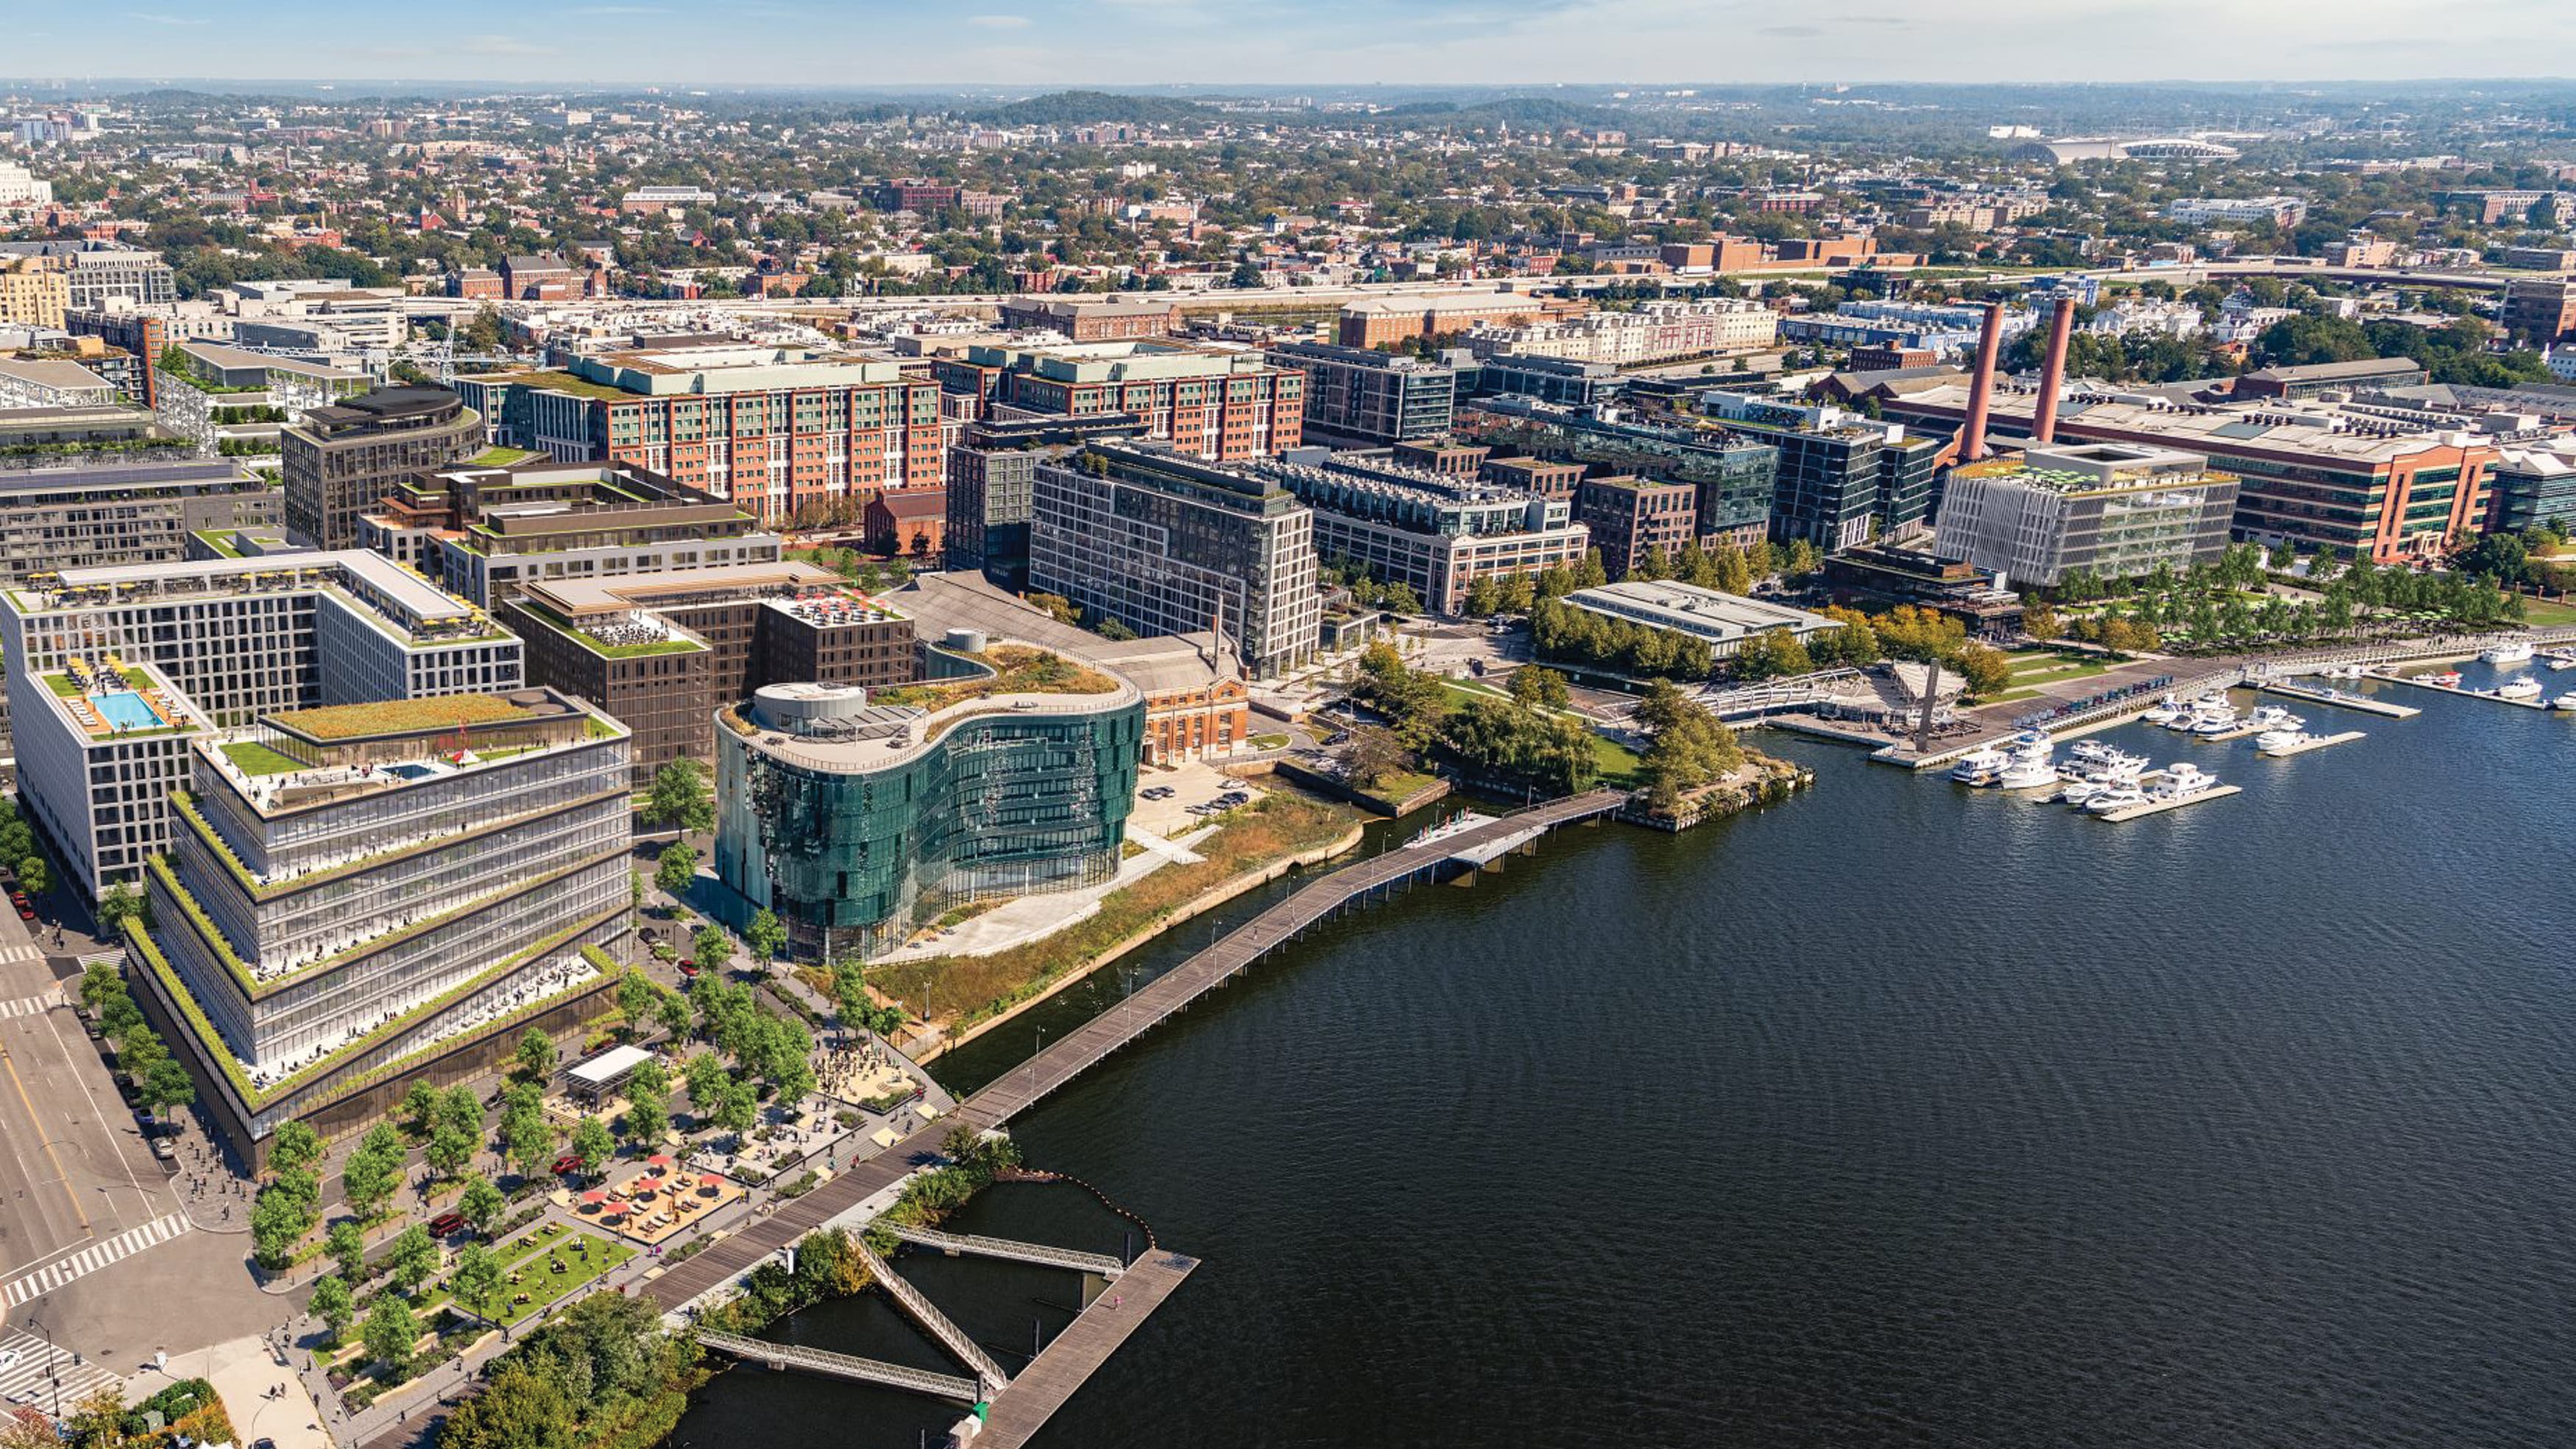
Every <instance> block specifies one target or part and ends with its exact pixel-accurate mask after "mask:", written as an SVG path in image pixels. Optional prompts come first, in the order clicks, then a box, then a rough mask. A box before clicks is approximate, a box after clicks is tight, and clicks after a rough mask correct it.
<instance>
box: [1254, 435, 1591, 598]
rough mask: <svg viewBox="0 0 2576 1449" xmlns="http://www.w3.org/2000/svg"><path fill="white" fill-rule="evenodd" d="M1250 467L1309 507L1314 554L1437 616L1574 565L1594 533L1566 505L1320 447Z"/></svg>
mask: <svg viewBox="0 0 2576 1449" xmlns="http://www.w3.org/2000/svg"><path fill="white" fill-rule="evenodd" d="M1254 466H1255V467H1256V468H1257V469H1259V470H1260V471H1262V472H1265V473H1268V474H1271V475H1272V476H1275V477H1277V478H1278V479H1279V481H1280V483H1281V484H1282V485H1284V486H1285V487H1286V488H1287V489H1288V491H1289V492H1291V493H1293V494H1295V495H1296V496H1297V499H1298V501H1299V502H1302V503H1304V504H1305V505H1306V506H1307V507H1308V508H1310V509H1312V510H1314V530H1315V552H1316V554H1317V556H1318V557H1320V558H1322V559H1324V560H1327V561H1329V562H1332V563H1336V564H1340V565H1343V566H1345V567H1350V566H1356V567H1358V568H1361V569H1364V570H1366V571H1367V572H1368V574H1369V576H1370V577H1372V578H1375V579H1377V580H1379V581H1381V582H1384V583H1401V584H1403V585H1405V586H1406V587H1408V588H1410V589H1412V590H1413V592H1414V594H1415V596H1416V597H1418V598H1420V599H1421V600H1422V602H1423V605H1424V607H1426V608H1429V609H1431V610H1433V611H1434V612H1436V613H1442V614H1455V613H1458V612H1460V611H1461V610H1462V609H1464V608H1465V607H1466V603H1467V591H1468V590H1469V588H1471V587H1472V586H1473V585H1474V584H1475V581H1476V580H1478V579H1480V578H1491V579H1505V578H1514V577H1520V576H1525V575H1534V574H1539V573H1543V572H1545V571H1546V570H1548V569H1551V568H1554V567H1556V566H1558V565H1560V564H1574V563H1579V562H1581V560H1582V558H1583V554H1584V551H1585V550H1586V549H1588V548H1590V547H1591V538H1592V535H1591V531H1590V530H1589V529H1586V528H1585V527H1584V526H1583V525H1582V524H1580V523H1576V522H1575V521H1574V517H1573V512H1574V510H1573V505H1572V504H1571V503H1570V502H1568V501H1567V500H1564V499H1550V498H1543V497H1540V496H1538V495H1536V494H1533V493H1520V492H1514V491H1512V490H1510V489H1508V488H1505V487H1503V486H1501V485H1500V484H1497V483H1491V482H1487V481H1484V480H1482V479H1478V478H1458V477H1453V476H1448V475H1443V474H1438V473H1426V472H1423V471H1421V470H1419V469H1414V468H1404V467H1399V466H1396V465H1394V464H1391V463H1385V462H1380V461H1377V460H1376V459H1374V458H1372V457H1370V456H1369V455H1367V454H1325V453H1324V452H1323V450H1321V449H1311V450H1308V449H1301V450H1300V451H1299V452H1297V453H1296V454H1293V455H1291V457H1289V458H1286V459H1282V460H1279V461H1277V462H1271V463H1261V464H1255V465H1254Z"/></svg>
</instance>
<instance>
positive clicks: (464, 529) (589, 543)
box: [358, 449, 784, 609]
mask: <svg viewBox="0 0 2576 1449" xmlns="http://www.w3.org/2000/svg"><path fill="white" fill-rule="evenodd" d="M501 451H502V450H498V449H495V450H493V452H492V453H490V454H487V455H485V456H499V455H500V454H501ZM358 543H359V545H360V546H361V547H363V548H368V549H372V550H373V551H375V552H377V553H381V554H384V555H385V556H386V557H388V558H391V559H393V560H395V561H396V562H398V563H401V564H403V565H405V566H407V567H409V568H411V569H413V570H415V571H417V572H419V573H421V574H423V575H425V576H427V577H428V578H430V579H432V580H434V581H436V582H437V583H438V584H439V586H440V587H442V588H444V589H446V590H447V591H448V592H450V593H453V594H455V595H457V596H458V597H460V598H463V599H465V600H467V601H469V602H471V603H474V604H479V605H481V606H482V607H484V608H486V609H495V608H498V607H499V606H500V605H501V604H502V603H503V602H504V601H506V600H508V599H509V598H510V597H511V596H512V595H514V594H516V593H517V592H518V591H519V590H520V589H521V588H522V587H524V586H525V585H526V584H528V583H531V582H535V581H538V580H548V579H567V580H569V579H588V578H617V577H623V576H626V575H631V574H646V573H661V572H663V571H666V570H673V569H692V568H730V567H732V566H734V565H736V564H771V563H776V562H777V561H778V559H779V550H780V549H781V548H782V547H783V546H784V541H783V540H781V539H780V538H779V536H778V535H777V534H774V533H771V532H769V531H768V530H767V529H764V528H762V527H761V526H760V523H759V521H758V520H757V519H755V518H753V517H752V516H751V515H750V514H749V513H746V512H744V511H743V510H742V509H741V508H739V507H737V506H736V505H734V504H731V503H728V502H725V501H723V500H721V499H718V498H713V497H710V496H708V495H707V494H704V493H701V492H699V491H697V490H696V489H694V488H689V487H686V486H684V485H682V484H679V483H675V482H673V481H672V480H670V479H668V478H665V477H663V476H661V475H660V474H658V473H654V472H652V471H650V470H648V469H645V468H640V467H638V466H636V465H635V464H632V463H617V462H591V463H558V462H555V461H553V460H552V459H548V458H542V457H532V456H528V455H518V456H516V457H515V458H514V459H513V460H512V461H507V462H501V463H496V464H492V465H489V466H481V467H477V466H474V465H472V464H468V465H465V466H460V467H453V468H442V469H439V470H437V471H435V472H423V473H415V474H413V475H411V476H409V477H407V478H404V479H402V480H400V481H399V482H397V483H395V484H394V486H393V487H392V488H391V489H390V490H388V491H387V492H386V494H385V495H384V497H383V498H382V499H381V500H380V501H379V502H378V503H377V504H376V505H375V506H374V508H373V509H372V510H371V511H369V512H366V513H363V514H361V515H360V516H359V519H358Z"/></svg>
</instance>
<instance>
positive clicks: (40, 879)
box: [18, 855, 54, 896]
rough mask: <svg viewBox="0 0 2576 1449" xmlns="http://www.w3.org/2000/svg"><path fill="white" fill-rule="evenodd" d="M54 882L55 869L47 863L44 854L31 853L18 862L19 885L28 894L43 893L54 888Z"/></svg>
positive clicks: (36, 894) (37, 894) (38, 894)
mask: <svg viewBox="0 0 2576 1449" xmlns="http://www.w3.org/2000/svg"><path fill="white" fill-rule="evenodd" d="M53 884H54V874H53V871H52V870H51V869H49V868H48V867H47V866H46V865H45V858H44V857H43V856H41V855H31V856H28V857H27V858H26V859H24V860H22V861H19V862H18V885H19V888H20V889H22V890H24V891H25V892H26V893H27V894H29V895H31V896H40V895H43V894H44V893H45V892H46V891H48V890H51V889H52V888H53Z"/></svg>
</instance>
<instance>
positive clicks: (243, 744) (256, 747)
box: [224, 740, 305, 779]
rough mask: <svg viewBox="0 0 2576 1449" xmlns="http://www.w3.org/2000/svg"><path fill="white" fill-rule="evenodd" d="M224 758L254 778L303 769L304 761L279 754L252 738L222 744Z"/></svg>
mask: <svg viewBox="0 0 2576 1449" xmlns="http://www.w3.org/2000/svg"><path fill="white" fill-rule="evenodd" d="M224 758H226V759H228V760H230V761H232V762H233V763H234V764H235V765H238V766H240V767H241V772H242V773H243V774H245V775H249V776H251V777H253V778H254V779H256V778H257V777H259V776H261V775H284V774H290V773H292V772H294V771H297V770H301V769H303V768H304V767H305V766H304V762H303V761H302V760H299V759H297V758H295V757H294V756H293V755H284V754H280V753H278V752H277V751H275V750H272V749H270V748H269V747H268V746H266V745H263V744H260V743H258V742H257V741H254V740H242V741H238V742H236V743H233V744H229V745H226V746H224Z"/></svg>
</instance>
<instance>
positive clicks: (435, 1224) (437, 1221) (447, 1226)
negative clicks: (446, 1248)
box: [429, 1212, 465, 1238]
mask: <svg viewBox="0 0 2576 1449" xmlns="http://www.w3.org/2000/svg"><path fill="white" fill-rule="evenodd" d="M463 1231H465V1214H463V1213H458V1212H445V1213H440V1214H439V1215H438V1216H436V1217H434V1218H431V1219H430V1220H429V1235H430V1236H431V1237H433V1238H449V1237H454V1236H455V1235H456V1234H458V1233H461V1232H463Z"/></svg>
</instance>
